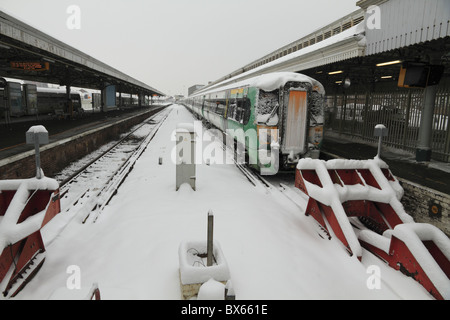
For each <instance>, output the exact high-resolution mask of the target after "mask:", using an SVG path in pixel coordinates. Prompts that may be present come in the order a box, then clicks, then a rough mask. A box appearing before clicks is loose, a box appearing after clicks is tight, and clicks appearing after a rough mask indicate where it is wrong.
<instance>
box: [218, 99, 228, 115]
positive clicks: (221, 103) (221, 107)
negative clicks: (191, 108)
mask: <svg viewBox="0 0 450 320" xmlns="http://www.w3.org/2000/svg"><path fill="white" fill-rule="evenodd" d="M225 103H226V100H216V102H215V104H216V110H215V112H216V113H217V114H218V115H220V116H222V117H223V116H224V114H225Z"/></svg>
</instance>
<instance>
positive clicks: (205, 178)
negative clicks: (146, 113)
mask: <svg viewBox="0 0 450 320" xmlns="http://www.w3.org/2000/svg"><path fill="white" fill-rule="evenodd" d="M170 108H172V112H171V113H170V115H169V116H168V118H167V119H166V121H165V123H164V124H163V125H162V126H161V127H160V129H159V131H158V132H157V134H156V136H155V138H154V139H153V140H152V142H151V143H150V144H149V146H148V148H147V150H146V151H145V152H144V153H143V155H142V156H141V158H140V159H139V160H138V161H137V162H136V163H135V166H134V169H133V171H131V173H130V174H129V175H128V177H127V179H126V180H125V181H124V183H123V184H122V185H121V187H120V188H119V190H118V193H117V194H116V195H115V197H114V198H113V199H112V200H111V202H110V203H109V205H108V206H107V207H105V209H104V211H103V212H102V214H101V215H100V216H99V218H98V220H97V222H96V223H90V224H82V222H81V220H82V218H84V217H82V216H81V215H80V213H79V212H75V210H69V211H67V212H64V213H62V214H60V215H58V216H57V217H55V218H54V219H53V220H52V221H51V222H50V223H49V224H47V225H46V227H45V228H44V229H43V230H42V234H43V240H44V242H45V246H46V248H47V258H46V261H45V263H44V265H43V266H42V269H41V270H40V272H39V273H38V274H37V275H36V277H35V278H34V279H33V281H31V282H30V283H29V284H28V285H27V287H25V289H24V290H23V291H22V292H21V293H20V294H19V295H18V296H17V297H16V298H15V299H48V298H50V297H55V296H54V293H55V292H59V291H60V290H61V288H69V287H70V289H71V290H80V289H78V288H86V287H87V288H89V287H91V286H92V284H93V283H97V284H98V287H99V289H100V292H101V298H102V299H165V300H179V299H180V297H181V289H180V278H179V257H178V248H179V246H180V243H183V242H185V241H195V240H198V241H204V240H205V239H206V232H207V231H206V227H205V219H206V216H207V214H208V211H209V210H213V212H214V217H215V222H214V229H215V230H214V240H215V241H218V242H220V245H221V249H222V251H223V254H224V255H225V256H226V259H227V264H228V268H229V272H230V277H231V280H232V282H233V288H234V293H235V295H236V299H237V300H243V299H255V300H259V299H264V300H266V299H287V300H291V299H433V297H432V296H431V295H430V294H429V293H428V292H426V290H425V289H424V288H423V287H422V286H421V285H420V284H418V283H417V282H415V281H414V280H413V279H411V278H408V277H407V276H405V275H403V274H402V273H401V272H400V271H396V270H393V269H391V268H390V267H389V266H387V265H385V264H384V263H383V262H381V260H379V259H378V258H375V256H373V255H372V254H371V253H369V252H368V251H366V250H364V249H362V258H361V262H360V261H359V260H358V259H357V257H355V256H353V257H351V256H349V254H348V253H347V251H346V250H345V248H344V246H343V245H342V244H341V242H340V241H339V240H338V239H335V238H332V239H331V240H328V238H326V237H323V236H322V235H321V229H320V227H319V226H318V224H317V222H316V221H315V220H314V219H313V218H312V217H308V216H306V215H305V209H306V206H307V200H306V198H304V199H303V198H298V199H301V200H298V199H297V201H296V202H293V201H291V200H290V199H289V198H288V197H287V196H286V193H284V192H282V191H280V190H278V189H277V188H272V189H267V188H258V187H255V186H254V185H252V184H251V183H249V181H248V180H247V178H246V177H245V176H244V175H243V174H242V173H241V171H240V170H239V169H238V168H237V167H236V166H235V165H233V164H215V163H214V162H213V161H207V160H208V157H209V154H211V153H212V152H219V151H220V150H222V148H221V146H220V145H219V142H217V141H212V142H210V145H208V144H207V142H205V141H204V142H203V147H204V151H205V152H204V154H203V155H202V156H203V159H202V160H203V161H202V163H201V164H199V165H197V168H196V175H197V177H196V191H193V190H192V189H191V188H190V186H188V185H186V184H184V185H182V186H181V188H180V189H179V190H178V191H176V188H175V180H176V179H175V174H176V169H175V163H174V162H173V161H172V152H174V150H175V143H176V142H175V139H174V133H175V130H176V127H177V124H178V123H193V121H194V119H193V117H192V115H191V114H190V113H189V112H188V110H187V109H185V108H184V107H183V106H178V105H174V106H171V107H170ZM204 137H207V138H208V137H209V138H211V140H214V138H212V136H211V135H210V134H209V132H204ZM208 143H209V142H208ZM212 150H214V151H212ZM160 158H162V164H160V161H159V159H160ZM207 163H208V164H207ZM290 193H292V194H294V193H296V191H295V190H290ZM63 227H64V228H63ZM55 230H62V231H58V234H57V236H55ZM74 296H76V295H74Z"/></svg>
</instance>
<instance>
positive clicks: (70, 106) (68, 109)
mask: <svg viewBox="0 0 450 320" xmlns="http://www.w3.org/2000/svg"><path fill="white" fill-rule="evenodd" d="M66 101H67V103H66V110H64V113H66V114H68V115H69V117H71V118H72V116H73V103H72V99H71V98H70V84H66Z"/></svg>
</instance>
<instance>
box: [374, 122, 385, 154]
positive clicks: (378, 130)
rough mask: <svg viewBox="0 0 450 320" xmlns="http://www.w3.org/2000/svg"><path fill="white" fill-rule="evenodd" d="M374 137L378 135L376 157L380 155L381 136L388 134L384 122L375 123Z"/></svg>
mask: <svg viewBox="0 0 450 320" xmlns="http://www.w3.org/2000/svg"><path fill="white" fill-rule="evenodd" d="M373 135H374V136H375V137H379V139H378V153H377V158H380V157H381V143H382V141H383V137H387V136H388V128H386V126H385V125H384V124H377V125H376V126H375V130H374V134H373Z"/></svg>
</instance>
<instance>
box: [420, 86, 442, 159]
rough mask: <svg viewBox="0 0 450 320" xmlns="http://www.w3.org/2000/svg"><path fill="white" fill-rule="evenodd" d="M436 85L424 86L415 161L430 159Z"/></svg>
mask: <svg viewBox="0 0 450 320" xmlns="http://www.w3.org/2000/svg"><path fill="white" fill-rule="evenodd" d="M437 89H438V86H437V85H434V86H428V87H426V88H425V93H424V103H423V110H422V116H421V119H420V129H419V141H418V144H417V149H416V161H417V162H428V161H430V160H431V152H432V150H431V149H432V148H431V143H432V138H433V115H434V106H435V101H436V94H437Z"/></svg>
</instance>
